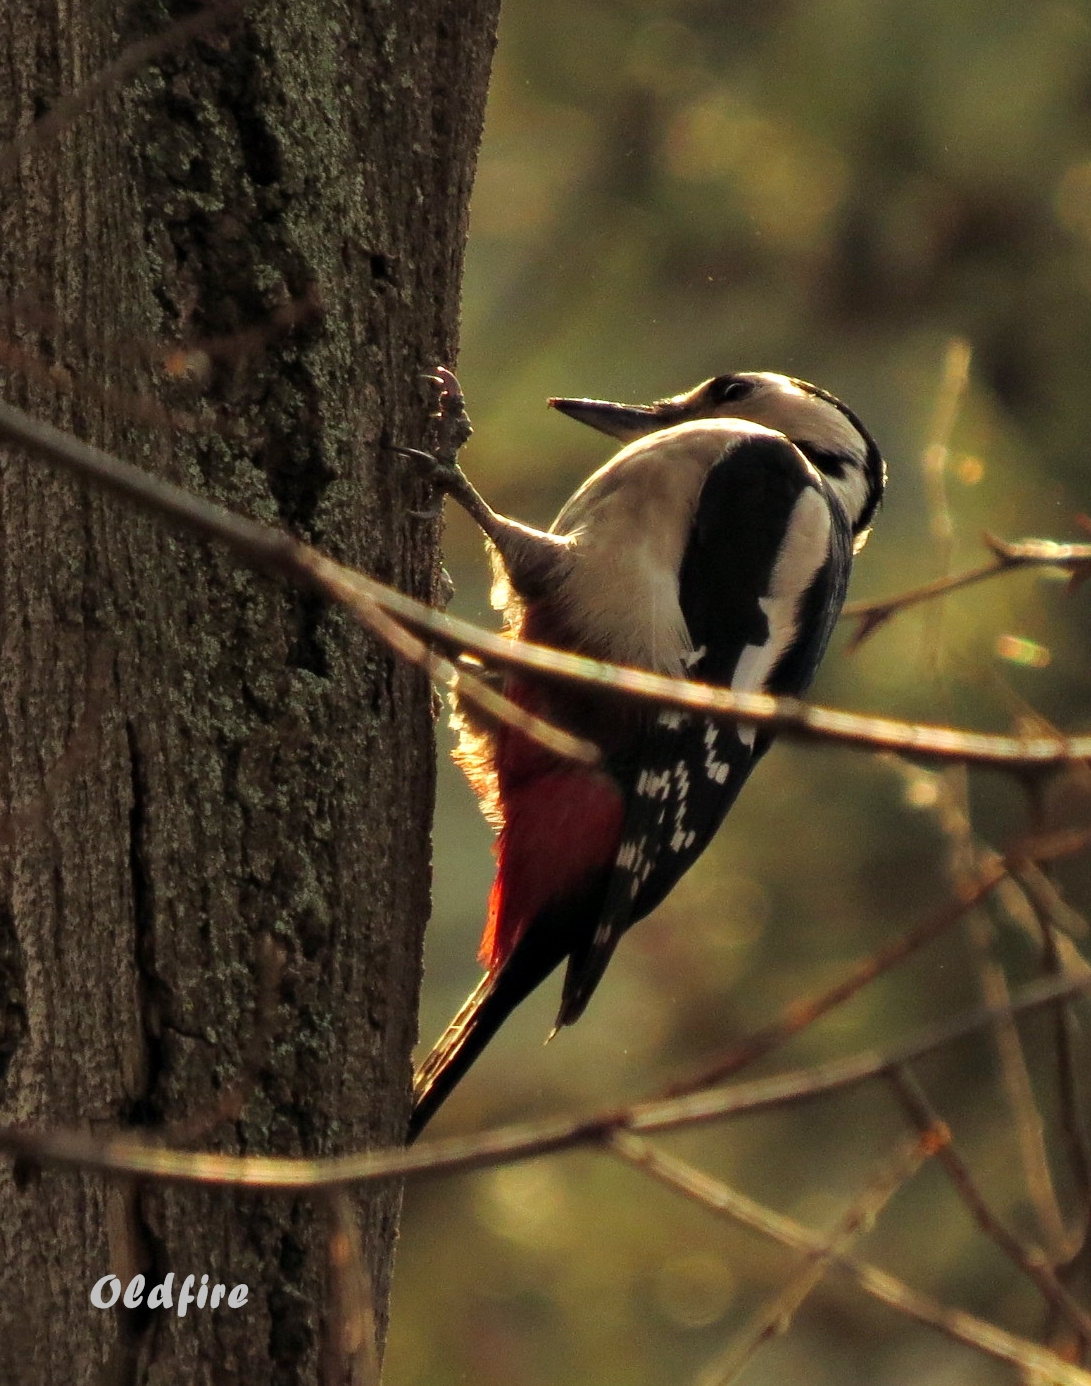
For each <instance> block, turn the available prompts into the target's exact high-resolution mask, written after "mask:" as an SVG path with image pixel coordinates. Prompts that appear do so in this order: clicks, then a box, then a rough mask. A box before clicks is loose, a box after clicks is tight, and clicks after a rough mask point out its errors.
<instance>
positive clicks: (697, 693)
mask: <svg viewBox="0 0 1091 1386" xmlns="http://www.w3.org/2000/svg"><path fill="white" fill-rule="evenodd" d="M0 437H5V438H7V439H8V440H9V441H12V442H15V443H18V444H19V445H20V446H21V447H23V448H25V449H27V450H28V451H29V452H31V453H32V454H33V455H34V456H35V457H37V458H40V459H43V460H45V461H47V462H49V463H51V464H53V465H54V466H60V467H63V468H65V469H66V470H68V471H71V472H75V473H76V474H78V475H80V476H83V477H85V478H87V479H89V480H92V481H94V482H95V484H97V485H99V486H101V487H103V488H104V489H106V490H108V491H111V492H112V493H113V494H115V495H119V496H121V497H123V498H124V499H126V500H128V501H130V502H131V503H133V504H135V505H138V506H140V507H141V508H142V509H144V510H146V511H149V512H150V513H152V514H154V515H157V516H159V517H160V518H163V519H167V520H170V521H171V522H172V523H174V524H176V525H179V526H181V527H182V528H184V529H186V530H188V531H190V532H191V533H194V534H197V535H200V536H201V537H202V538H205V539H214V540H217V541H219V542H221V543H224V544H226V545H227V546H228V547H229V548H230V549H231V550H232V552H233V553H234V554H235V556H236V558H237V559H238V560H239V561H241V562H244V563H246V564H248V565H249V566H251V567H254V568H257V569H259V570H260V571H262V572H265V573H269V574H272V575H274V576H279V577H281V578H285V579H287V580H288V581H290V582H293V583H295V584H297V585H298V586H301V587H305V588H308V589H310V590H311V591H315V592H318V593H320V594H322V595H324V596H327V597H332V598H333V599H334V600H336V601H338V602H340V603H342V604H343V605H345V606H347V607H349V608H350V609H351V610H352V611H353V612H354V614H355V615H356V616H357V617H358V619H360V620H361V621H363V622H364V623H365V624H368V625H373V626H374V617H373V615H372V614H371V613H372V612H373V611H374V608H376V607H380V608H382V609H383V610H384V611H386V612H388V613H389V614H390V615H391V616H393V617H394V618H395V619H396V620H397V621H399V622H401V623H402V624H403V625H405V626H408V627H410V628H411V629H412V630H415V631H417V632H418V633H421V634H424V635H427V636H429V637H430V638H432V639H434V640H436V641H438V642H439V643H441V644H443V645H445V646H446V647H448V648H451V649H455V650H467V651H472V652H474V653H475V654H478V655H480V656H481V657H482V658H483V659H486V660H487V661H488V662H489V663H491V664H494V665H497V666H498V667H501V668H516V669H524V670H529V671H531V672H536V673H539V674H542V675H544V676H548V677H550V678H556V679H560V680H563V681H565V682H571V683H578V684H582V685H584V686H591V685H593V686H595V687H598V688H602V689H603V690H606V691H610V692H612V693H613V694H615V695H617V696H621V697H624V698H635V699H639V700H641V701H643V702H647V703H649V704H651V705H654V706H659V707H672V708H679V709H681V710H683V711H693V712H699V713H700V714H701V715H702V716H707V717H709V718H710V719H711V720H713V721H723V722H742V723H744V724H747V725H753V726H764V727H768V728H769V729H770V730H775V731H777V732H778V734H780V735H782V736H785V737H787V738H789V739H795V740H802V741H828V742H836V743H838V744H840V745H844V746H849V747H855V748H857V749H862V750H885V751H900V752H903V753H905V754H908V755H915V756H919V757H923V758H927V759H934V760H953V761H960V762H963V763H965V764H970V765H989V766H992V767H993V768H995V769H1003V770H1010V771H1017V772H1023V773H1030V772H1036V771H1046V770H1057V769H1060V768H1063V767H1064V766H1066V765H1070V764H1071V763H1072V762H1074V761H1086V760H1091V736H1074V737H1058V736H1033V737H1015V736H1003V735H995V734H987V733H979V732H965V731H957V730H954V729H951V728H948V727H936V726H922V725H917V724H914V723H908V722H897V721H894V720H892V719H890V718H883V717H867V716H860V715H857V714H854V713H849V712H840V711H837V710H835V709H832V708H820V707H813V706H810V705H808V704H806V703H801V702H798V701H797V700H796V699H794V698H774V697H771V696H769V695H767V694H760V693H736V692H733V691H732V690H731V689H729V688H713V687H710V686H708V685H704V684H697V683H689V682H686V681H684V680H680V679H668V678H663V677H661V676H659V675H655V674H647V673H643V672H641V671H639V670H635V669H622V668H619V667H617V666H615V665H610V664H601V663H599V662H597V661H596V660H591V659H585V658H583V657H582V656H579V655H572V654H566V653H564V652H563V651H560V650H552V649H548V648H547V647H545V646H542V645H533V644H527V643H524V642H522V641H516V640H512V639H509V638H507V637H505V636H500V635H493V634H491V633H490V632H488V631H485V630H482V629H481V628H480V627H477V626H474V625H472V624H471V623H470V622H468V621H460V620H457V619H456V618H455V617H452V616H446V615H444V614H443V613H442V612H439V611H435V610H433V609H432V608H431V607H428V606H425V605H424V604H423V603H422V602H417V601H415V600H414V599H413V598H412V597H409V596H406V595H405V593H402V592H397V591H395V590H394V589H393V588H389V587H385V586H384V585H383V584H382V583H379V582H376V581H374V579H372V578H368V577H365V576H364V574H363V573H358V572H355V571H353V570H352V569H351V568H346V567H344V566H342V565H341V564H338V563H335V562H334V561H333V560H332V559H330V558H326V557H325V556H324V555H322V554H320V553H319V552H318V550H317V549H313V548H311V547H310V546H309V545H306V544H302V543H300V542H299V541H297V540H294V539H292V538H290V537H289V536H288V535H286V534H283V533H281V532H280V531H279V530H275V529H272V528H270V527H269V526H266V525H261V524H258V523H257V522H256V521H253V520H249V519H246V518H245V517H243V516H240V515H235V514H232V513H231V512H230V511H228V510H225V509H223V508H222V507H221V506H218V505H215V504H213V503H212V502H211V501H206V500H204V499H202V498H201V497H199V496H196V495H194V494H192V493H190V492H188V491H185V490H183V489H182V488H181V487H178V486H174V485H172V484H171V483H170V482H167V481H163V480H160V479H159V478H158V477H154V476H152V475H151V474H149V473H147V472H143V471H141V470H140V468H138V467H134V466H132V465H131V464H130V463H127V462H123V461H121V459H119V458H116V457H112V456H110V454H108V453H105V452H103V451H101V450H100V449H98V448H94V447H91V446H90V445H89V444H87V443H82V442H80V441H79V440H78V439H76V438H73V437H71V436H70V435H69V434H65V433H62V432H61V431H60V430H59V429H55V428H52V427H51V426H50V425H48V424H45V423H41V422H39V421H37V420H35V419H32V418H30V416H29V415H27V414H24V413H23V412H22V411H21V410H18V409H15V408H13V407H12V406H11V405H9V404H6V403H3V402H0ZM435 668H436V670H437V677H440V678H444V679H447V680H448V681H449V679H450V678H451V677H452V676H457V678H458V682H459V688H460V691H461V692H463V693H465V694H466V696H467V698H468V699H469V700H470V701H475V700H476V701H479V702H480V704H481V705H482V706H485V707H486V709H487V710H488V711H490V712H491V715H494V716H497V717H500V716H503V717H505V718H507V717H508V715H509V714H510V713H511V705H510V704H506V703H505V700H503V699H499V697H498V695H497V694H495V693H493V692H492V691H491V690H483V687H482V685H481V684H480V681H477V680H475V679H474V678H473V676H472V675H470V674H468V673H466V672H464V671H453V670H452V666H451V665H450V664H448V663H446V662H444V663H442V664H438V665H436V666H435ZM468 690H470V691H468ZM490 700H492V701H493V704H494V705H493V706H492V707H490V706H489V702H490ZM500 709H506V710H505V711H503V712H501V710H500ZM520 713H521V709H520ZM522 715H523V716H524V717H525V714H522ZM515 724H516V725H519V727H520V730H521V731H523V732H524V734H526V735H532V734H533V733H532V732H531V731H530V730H529V729H528V726H527V725H522V724H520V723H518V721H517V722H516V723H515ZM541 734H542V729H541V726H539V727H538V729H537V735H538V736H540V735H541ZM574 741H575V739H574V738H570V739H569V742H568V743H566V744H567V750H562V749H560V746H561V744H562V743H561V742H559V741H558V742H556V743H555V744H553V745H551V747H550V749H552V750H554V751H555V753H556V754H557V755H559V756H567V757H568V758H571V759H574V760H580V761H584V762H586V763H591V755H592V751H591V748H590V747H589V744H588V743H587V742H576V743H575V744H573V742H574Z"/></svg>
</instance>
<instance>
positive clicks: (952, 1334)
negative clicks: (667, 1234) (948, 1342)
mask: <svg viewBox="0 0 1091 1386" xmlns="http://www.w3.org/2000/svg"><path fill="white" fill-rule="evenodd" d="M609 1149H610V1150H612V1151H613V1153H614V1154H616V1155H617V1156H619V1157H620V1158H621V1159H623V1160H624V1161H625V1162H626V1163H627V1164H630V1165H632V1166H633V1167H634V1168H635V1169H638V1170H640V1171H642V1172H643V1173H644V1174H646V1175H648V1176H650V1177H651V1178H653V1179H656V1180H658V1182H659V1183H661V1184H664V1185H666V1186H667V1187H668V1188H671V1189H674V1190H676V1191H677V1192H678V1193H681V1194H684V1195H685V1197H687V1198H689V1199H691V1200H692V1201H693V1202H695V1203H698V1204H700V1206H701V1207H702V1208H707V1209H708V1210H709V1211H710V1212H713V1213H717V1214H719V1215H720V1216H721V1217H725V1218H729V1219H730V1220H731V1221H732V1222H735V1223H738V1224H739V1225H740V1226H742V1227H747V1228H750V1229H752V1230H753V1231H755V1232H760V1233H761V1234H762V1235H763V1236H765V1237H768V1238H769V1239H770V1240H772V1241H775V1242H779V1243H780V1245H781V1246H786V1247H790V1248H791V1249H792V1250H793V1251H802V1252H805V1253H809V1254H810V1255H815V1256H817V1255H821V1254H822V1252H823V1248H824V1246H825V1242H824V1240H823V1238H822V1237H821V1236H820V1235H819V1234H818V1233H815V1232H812V1231H810V1230H809V1229H808V1228H806V1227H802V1226H801V1225H800V1224H799V1223H797V1222H793V1221H792V1219H790V1218H786V1217H784V1215H783V1214H781V1213H775V1212H773V1210H772V1209H770V1208H765V1207H763V1206H762V1205H761V1204H760V1203H755V1202H754V1200H753V1199H751V1198H747V1197H746V1196H745V1195H744V1194H740V1193H738V1192H736V1190H734V1189H732V1188H729V1187H728V1186H727V1185H726V1184H724V1183H722V1182H721V1181H720V1180H718V1179H713V1178H711V1177H710V1176H709V1175H707V1174H704V1173H703V1172H702V1171H701V1170H698V1169H694V1167H693V1166H692V1165H689V1164H686V1163H685V1161H683V1160H679V1159H677V1158H676V1157H675V1156H673V1155H668V1154H666V1153H665V1152H663V1151H661V1150H656V1149H655V1148H654V1147H653V1146H651V1145H650V1144H649V1143H648V1142H647V1141H644V1140H641V1139H640V1138H639V1137H636V1136H633V1135H631V1134H630V1133H629V1132H627V1131H615V1132H614V1133H613V1135H612V1136H611V1137H610V1140H609ZM832 1264H833V1269H834V1270H836V1271H838V1272H839V1273H842V1274H844V1275H846V1276H848V1277H849V1278H850V1279H852V1280H853V1281H854V1282H855V1283H856V1284H857V1285H858V1286H859V1288H860V1289H861V1290H864V1291H865V1292H866V1293H867V1294H869V1295H871V1296H872V1297H873V1298H874V1299H877V1300H880V1301H881V1302H882V1303H883V1304H886V1305H887V1306H889V1307H890V1308H891V1309H894V1310H896V1311H897V1312H898V1313H900V1314H903V1315H904V1316H905V1317H906V1318H909V1319H913V1320H914V1321H915V1322H916V1323H920V1324H923V1325H925V1327H927V1328H934V1329H936V1330H937V1332H939V1333H942V1334H944V1336H945V1337H948V1338H951V1339H952V1340H953V1341H955V1342H959V1343H964V1344H965V1345H966V1346H967V1347H972V1348H976V1349H977V1351H979V1352H982V1353H984V1354H985V1355H986V1356H988V1357H992V1358H995V1359H996V1360H998V1361H1001V1362H1010V1363H1012V1364H1013V1365H1014V1366H1016V1367H1019V1368H1021V1369H1022V1370H1023V1371H1025V1372H1028V1373H1035V1380H1037V1381H1040V1382H1053V1383H1056V1386H1091V1373H1089V1372H1085V1371H1083V1370H1082V1369H1081V1368H1080V1367H1074V1366H1072V1365H1070V1364H1069V1363H1068V1362H1065V1361H1063V1360H1062V1359H1061V1358H1060V1357H1058V1356H1056V1354H1054V1353H1052V1352H1049V1351H1048V1350H1047V1349H1046V1348H1042V1347H1039V1346H1038V1344H1037V1343H1032V1342H1028V1341H1027V1340H1026V1339H1025V1338H1018V1337H1016V1336H1015V1334H1014V1333H1006V1332H1005V1331H1004V1330H1003V1329H1002V1328H996V1327H995V1326H994V1325H993V1324H991V1323H986V1322H985V1320H984V1319H979V1318H976V1317H975V1316H974V1315H973V1314H967V1313H966V1312H965V1311H964V1310H961V1309H949V1308H947V1307H946V1306H945V1305H943V1304H940V1303H939V1302H938V1301H937V1300H934V1299H931V1298H929V1297H928V1296H927V1295H922V1294H920V1293H918V1291H916V1290H914V1289H911V1288H910V1287H909V1286H908V1285H907V1284H905V1282H904V1281H902V1280H898V1279H896V1278H895V1277H894V1276H892V1275H888V1274H887V1272H886V1271H882V1270H879V1269H878V1267H876V1266H872V1265H869V1264H868V1263H867V1262H866V1261H860V1260H857V1259H856V1258H855V1257H853V1256H845V1255H836V1254H835V1255H834V1257H833V1261H832Z"/></svg>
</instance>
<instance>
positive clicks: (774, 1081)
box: [0, 977, 1091, 1192]
mask: <svg viewBox="0 0 1091 1386" xmlns="http://www.w3.org/2000/svg"><path fill="white" fill-rule="evenodd" d="M1089 990H1091V977H1078V978H1071V977H1064V978H1050V979H1048V980H1044V981H1039V982H1035V983H1033V984H1032V985H1031V986H1028V987H1025V988H1024V989H1023V990H1022V991H1021V992H1019V993H1018V994H1017V995H1016V996H1014V997H1013V998H1012V1001H1011V1003H1010V1004H1009V1005H1008V1006H1005V1007H1003V1008H1002V1010H1001V1011H998V1010H997V1008H995V1007H992V1006H979V1007H977V1008H976V1009H974V1010H972V1011H968V1012H966V1013H965V1014H963V1015H959V1016H956V1017H954V1018H953V1019H951V1020H946V1021H942V1022H940V1023H938V1024H935V1025H930V1026H928V1027H926V1028H925V1029H923V1030H921V1031H919V1032H918V1033H917V1035H916V1036H915V1038H913V1039H911V1040H908V1041H906V1042H904V1043H902V1044H900V1045H895V1046H893V1047H891V1048H890V1049H887V1050H883V1051H875V1050H866V1051H864V1052H863V1053H861V1054H856V1055H853V1056H851V1057H849V1058H847V1059H836V1060H832V1061H831V1062H829V1063H825V1064H819V1065H816V1066H815V1067H813V1068H807V1069H800V1070H797V1071H795V1072H790V1073H784V1074H781V1075H779V1076H778V1077H775V1078H766V1079H762V1080H760V1081H757V1082H751V1083H740V1084H738V1085H736V1086H735V1087H731V1088H721V1089H718V1090H715V1091H710V1092H701V1093H691V1094H688V1095H686V1096H684V1097H673V1098H664V1099H657V1100H655V1101H650V1102H641V1103H636V1104H634V1105H633V1106H630V1107H622V1108H614V1109H611V1110H607V1111H603V1112H599V1113H597V1114H593V1115H591V1116H588V1117H559V1118H555V1119H553V1120H549V1121H542V1122H534V1123H528V1124H527V1125H524V1126H511V1127H503V1128H500V1129H499V1130H495V1131H486V1132H484V1133H481V1134H478V1135H474V1136H457V1137H450V1138H447V1139H444V1140H437V1141H425V1142H422V1143H421V1144H419V1145H415V1146H412V1147H411V1148H409V1149H386V1150H369V1151H363V1152H360V1153H358V1154H351V1155H338V1156H333V1157H330V1158H328V1159H321V1160H305V1159H297V1158H274V1157H272V1156H265V1155H215V1154H194V1153H190V1152H188V1151H180V1150H167V1149H164V1148H162V1147H159V1146H154V1145H151V1144H145V1143H142V1142H140V1141H134V1140H132V1139H131V1138H130V1137H128V1136H125V1137H106V1138H101V1137H97V1136H94V1135H91V1134H89V1133H88V1132H86V1131H77V1130H57V1131H43V1130H39V1129H37V1128H28V1127H18V1126H0V1150H6V1151H8V1152H9V1153H10V1154H12V1155H14V1156H16V1157H17V1158H18V1159H19V1160H20V1161H21V1162H22V1163H23V1164H29V1165H51V1166H56V1167H57V1168H62V1169H80V1170H97V1171H98V1172H99V1173H109V1174H137V1175H140V1176H141V1178H148V1179H156V1180H162V1181H164V1182H167V1183H174V1184H215V1185H222V1186H229V1185H232V1186H237V1187H240V1188H249V1189H269V1190H280V1191H282V1192H295V1191H298V1190H299V1189H327V1188H337V1187H340V1186H347V1185H350V1184H366V1183H373V1182H374V1181H376V1180H380V1179H390V1178H392V1177H394V1176H398V1177H404V1178H413V1177H417V1176H421V1175H426V1174H427V1175H435V1174H446V1173H450V1172H452V1171H454V1170H470V1169H482V1168H486V1167H489V1166H493V1165H504V1164H512V1163H514V1162H515V1161H517V1160H530V1159H536V1158H537V1157H539V1156H541V1155H548V1154H552V1153H553V1152H555V1151H559V1150H570V1149H573V1148H575V1147H577V1146H587V1145H593V1144H596V1143H598V1142H600V1141H601V1140H602V1139H603V1138H604V1137H605V1136H606V1135H608V1134H609V1132H611V1131H614V1130H620V1129H625V1130H629V1131H639V1132H655V1131H675V1130H682V1129H683V1128H687V1127H692V1126H702V1125H706V1124H708V1123H709V1122H713V1121H725V1120H729V1119H735V1118H737V1117H740V1116H744V1115H746V1116H749V1115H755V1114H757V1113H759V1112H768V1111H774V1110H778V1109H781V1108H784V1107H790V1106H795V1105H796V1104H797V1103H799V1102H810V1101H813V1100H814V1099H816V1098H819V1097H824V1096H826V1095H828V1094H830V1093H835V1092H843V1091H845V1090H846V1089H848V1088H854V1087H859V1086H860V1085H861V1084H862V1083H868V1082H871V1081H873V1080H874V1079H876V1078H881V1077H884V1076H885V1075H886V1074H888V1073H889V1072H890V1071H891V1070H892V1069H894V1068H899V1067H902V1066H903V1065H905V1064H909V1063H914V1062H916V1061H917V1060H918V1059H920V1058H921V1057H923V1056H924V1055H925V1054H930V1053H932V1052H934V1051H935V1050H938V1049H944V1048H946V1047H947V1046H948V1045H950V1044H954V1043H955V1042H956V1041H958V1040H961V1039H964V1038H966V1037H967V1036H969V1035H972V1034H975V1033H977V1032H978V1031H980V1030H982V1029H986V1028H987V1027H988V1026H990V1025H993V1024H995V1023H996V1020H997V1019H998V1017H999V1015H1000V1014H1004V1015H1027V1014H1029V1013H1031V1012H1033V1011H1037V1010H1041V1009H1042V1008H1043V1007H1048V1006H1051V1005H1053V1004H1054V1003H1055V1002H1056V1001H1057V1000H1058V999H1060V998H1061V997H1066V996H1077V995H1081V994H1083V993H1084V992H1087V991H1089Z"/></svg>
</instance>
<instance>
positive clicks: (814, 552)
mask: <svg viewBox="0 0 1091 1386" xmlns="http://www.w3.org/2000/svg"><path fill="white" fill-rule="evenodd" d="M832 527H833V521H832V519H831V517H830V507H829V503H828V502H827V500H826V498H825V496H823V494H822V492H821V491H819V490H817V489H816V488H814V487H811V486H808V487H807V488H806V490H804V491H801V492H800V495H799V499H798V500H797V501H796V503H795V505H794V506H793V507H792V513H791V515H790V516H789V519H788V528H787V530H786V531H785V534H784V541H783V543H782V544H781V546H780V552H779V553H778V554H777V560H776V563H775V564H774V565H773V572H772V576H771V577H770V580H769V591H768V592H767V593H766V595H765V596H764V597H761V598H759V601H758V604H759V606H760V607H761V609H762V611H764V612H765V615H766V618H767V619H768V622H769V638H768V639H767V640H766V641H765V643H764V644H762V645H747V646H745V647H744V649H743V652H742V654H741V655H740V656H739V662H738V664H736V665H735V672H734V674H733V676H732V679H731V687H732V688H735V689H738V690H739V691H740V692H744V693H760V692H762V691H763V690H764V688H765V681H766V679H767V678H768V677H769V675H770V674H771V673H772V672H773V670H774V669H775V668H776V665H777V661H778V660H779V659H780V657H781V655H783V654H784V652H785V650H787V649H788V647H789V646H790V645H791V643H792V641H793V639H794V638H795V635H796V631H797V629H798V617H799V604H800V602H801V601H802V600H803V597H804V596H805V595H806V592H807V589H808V588H809V587H810V585H811V583H812V582H813V581H814V579H815V576H816V574H817V573H818V570H819V568H821V567H822V565H823V563H825V561H826V559H827V557H828V555H829V551H830V531H831V529H832ZM756 730H757V729H756V728H755V727H740V728H739V739H740V740H741V741H744V742H745V743H746V744H747V745H748V746H753V744H754V736H755V734H756Z"/></svg>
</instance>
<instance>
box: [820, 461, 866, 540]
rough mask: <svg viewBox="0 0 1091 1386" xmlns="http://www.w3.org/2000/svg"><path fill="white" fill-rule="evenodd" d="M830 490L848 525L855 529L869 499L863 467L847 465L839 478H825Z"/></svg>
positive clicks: (830, 476) (831, 476)
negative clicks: (847, 520)
mask: <svg viewBox="0 0 1091 1386" xmlns="http://www.w3.org/2000/svg"><path fill="white" fill-rule="evenodd" d="M826 481H827V482H828V484H829V488H830V490H831V491H832V492H833V493H834V495H835V496H836V497H837V499H838V500H839V501H840V502H841V505H842V508H843V509H844V511H845V514H846V515H847V516H848V518H849V523H850V524H851V525H852V527H853V528H854V529H855V528H856V525H857V524H858V523H859V520H860V516H861V515H863V513H864V511H865V509H866V508H867V504H868V501H869V500H870V499H871V485H870V483H869V481H868V478H867V473H866V472H865V470H864V467H863V466H862V465H861V466H855V465H853V464H852V463H849V464H848V465H847V466H846V467H845V469H844V473H843V475H841V476H833V475H829V476H827V477H826Z"/></svg>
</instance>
